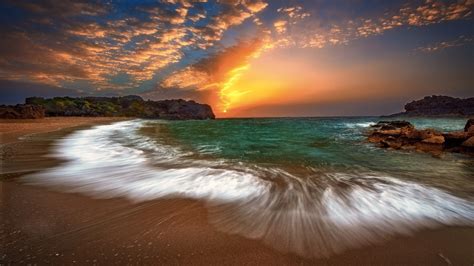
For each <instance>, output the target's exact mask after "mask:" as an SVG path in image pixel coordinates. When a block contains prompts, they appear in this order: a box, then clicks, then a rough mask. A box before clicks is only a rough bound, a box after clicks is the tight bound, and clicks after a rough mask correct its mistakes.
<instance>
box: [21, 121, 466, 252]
mask: <svg viewBox="0 0 474 266" xmlns="http://www.w3.org/2000/svg"><path fill="white" fill-rule="evenodd" d="M146 123H147V122H146V121H143V120H134V121H126V122H118V123H115V124H111V125H102V126H96V127H93V128H90V129H85V130H79V131H76V132H74V133H72V134H71V135H69V136H67V137H65V138H63V139H61V140H59V141H58V143H57V146H56V149H55V153H54V154H53V156H55V157H58V158H62V159H66V160H67V161H66V162H65V163H63V164H61V165H59V166H57V167H54V168H50V169H47V170H44V171H43V172H40V173H37V174H33V175H29V176H26V177H24V180H25V181H26V182H28V183H31V184H36V185H45V186H52V187H56V188H58V189H62V190H64V191H68V192H79V193H84V194H87V195H89V196H92V197H96V198H111V197H126V198H128V199H130V200H132V201H146V200H153V199H160V198H166V197H185V198H192V199H197V200H202V201H205V202H206V203H207V206H208V210H209V219H210V222H211V223H212V224H213V225H215V226H216V227H217V228H218V229H219V230H222V231H224V232H228V233H234V234H239V235H243V236H245V237H248V238H251V239H260V240H262V241H264V242H265V243H266V244H268V245H270V246H273V247H274V248H277V249H279V250H281V251H284V252H294V253H297V254H299V255H302V256H308V257H327V256H330V255H332V254H334V253H338V252H341V251H343V250H345V249H348V248H353V247H358V246H361V245H366V244H370V243H376V242H379V241H382V240H384V239H386V238H387V237H389V236H391V235H396V234H409V233H412V232H414V231H416V230H419V229H422V228H432V227H435V226H439V225H473V224H474V204H473V202H472V201H470V200H469V199H465V198H460V197H456V196H454V195H452V194H450V193H448V192H446V191H444V190H441V189H439V188H434V187H431V186H428V185H423V184H418V183H416V182H412V181H408V180H403V179H399V178H396V177H393V176H389V175H387V174H384V173H378V172H372V171H361V170H354V171H348V170H345V171H341V170H338V169H336V168H331V167H327V168H324V169H316V168H314V169H313V168H311V169H306V170H305V171H304V172H298V173H293V172H291V171H288V170H287V169H283V168H280V167H263V166H261V165H258V164H250V163H235V162H233V161H226V160H224V159H198V158H197V157H195V156H193V154H192V152H189V151H184V150H182V149H181V148H180V147H179V146H177V145H169V144H166V143H164V142H163V141H160V140H159V139H155V138H152V137H149V136H146V135H144V134H141V133H140V129H141V128H143V127H144V126H145V125H146ZM161 123H163V122H161Z"/></svg>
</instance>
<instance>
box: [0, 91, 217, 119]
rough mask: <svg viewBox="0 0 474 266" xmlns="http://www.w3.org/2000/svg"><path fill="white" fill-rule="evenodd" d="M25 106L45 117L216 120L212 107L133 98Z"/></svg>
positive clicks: (34, 101) (29, 101)
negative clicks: (41, 110)
mask: <svg viewBox="0 0 474 266" xmlns="http://www.w3.org/2000/svg"><path fill="white" fill-rule="evenodd" d="M25 103H26V104H25V105H20V106H34V107H35V108H42V109H43V110H44V111H43V112H44V115H45V116H125V117H141V118H160V119H169V120H184V119H198V120H202V119H214V118H215V116H214V113H213V112H212V109H211V107H210V106H209V105H207V104H199V103H196V102H194V101H185V100H181V99H179V100H163V101H150V100H147V101H145V100H143V99H142V98H141V97H139V96H134V95H131V96H124V97H83V98H72V97H55V98H51V99H45V98H40V97H31V98H26V100H25ZM8 108H13V107H12V106H2V107H1V108H0V117H1V118H24V117H11V116H9V115H2V110H7V109H8ZM4 113H5V112H4ZM5 114H6V113H5ZM7 116H8V117H7Z"/></svg>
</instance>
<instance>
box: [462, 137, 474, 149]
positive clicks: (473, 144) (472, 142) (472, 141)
mask: <svg viewBox="0 0 474 266" xmlns="http://www.w3.org/2000/svg"><path fill="white" fill-rule="evenodd" d="M462 146H463V147H466V148H474V136H473V137H470V138H468V139H467V140H466V141H464V142H463V143H462Z"/></svg>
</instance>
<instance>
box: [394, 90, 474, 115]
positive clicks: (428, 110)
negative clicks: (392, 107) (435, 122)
mask: <svg viewBox="0 0 474 266" xmlns="http://www.w3.org/2000/svg"><path fill="white" fill-rule="evenodd" d="M470 115H474V98H467V99H460V98H454V97H450V96H437V95H433V96H426V97H425V98H423V99H421V100H417V101H412V102H410V103H407V104H406V105H405V112H402V113H397V114H393V115H390V117H394V116H470Z"/></svg>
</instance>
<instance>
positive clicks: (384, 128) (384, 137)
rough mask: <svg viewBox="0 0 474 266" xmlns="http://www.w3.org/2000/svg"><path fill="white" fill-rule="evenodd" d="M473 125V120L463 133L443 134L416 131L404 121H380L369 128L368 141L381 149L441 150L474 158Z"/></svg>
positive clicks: (435, 151)
mask: <svg viewBox="0 0 474 266" xmlns="http://www.w3.org/2000/svg"><path fill="white" fill-rule="evenodd" d="M472 122H473V121H472V119H470V120H469V121H468V122H467V124H466V127H465V130H464V131H456V132H448V133H442V132H439V131H436V130H434V129H423V130H417V129H415V127H414V126H413V125H412V124H410V123H409V122H407V121H380V122H378V123H377V124H376V125H373V126H372V129H371V130H370V131H369V134H368V140H369V142H372V143H377V144H379V145H380V147H383V148H391V149H397V150H398V149H401V150H417V151H423V152H429V153H432V154H434V155H439V154H440V153H441V152H443V151H448V152H462V153H468V154H471V155H474V127H473V126H472V125H471V124H470V123H472ZM468 125H470V126H469V127H468Z"/></svg>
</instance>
